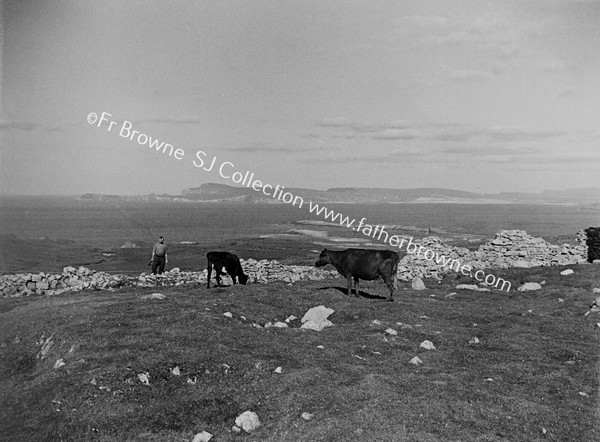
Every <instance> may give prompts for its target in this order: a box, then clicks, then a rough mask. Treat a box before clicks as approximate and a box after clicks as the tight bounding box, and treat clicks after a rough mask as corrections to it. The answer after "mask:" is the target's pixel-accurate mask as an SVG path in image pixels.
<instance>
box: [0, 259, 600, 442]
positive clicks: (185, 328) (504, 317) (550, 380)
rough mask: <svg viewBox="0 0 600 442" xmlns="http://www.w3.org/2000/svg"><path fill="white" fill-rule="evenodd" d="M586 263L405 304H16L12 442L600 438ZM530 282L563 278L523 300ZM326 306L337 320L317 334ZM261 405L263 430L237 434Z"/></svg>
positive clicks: (202, 295) (10, 383)
mask: <svg viewBox="0 0 600 442" xmlns="http://www.w3.org/2000/svg"><path fill="white" fill-rule="evenodd" d="M572 268H573V269H574V270H575V275H573V276H569V277H561V276H560V275H559V272H560V271H561V270H562V268H538V269H526V270H522V269H514V270H506V271H503V272H500V271H497V272H496V274H497V275H498V276H501V277H504V278H505V279H509V280H511V281H513V291H512V292H510V293H506V292H491V293H484V292H469V291H456V290H454V285H455V284H456V282H453V283H450V281H448V282H446V283H442V284H437V283H434V282H432V281H426V285H427V286H428V287H430V288H429V289H428V290H424V291H413V290H411V289H410V286H408V288H407V285H406V284H403V283H400V288H399V290H398V291H397V292H396V294H395V299H396V301H395V302H394V303H386V302H384V297H385V295H386V292H387V290H386V288H385V286H384V284H383V283H382V282H381V281H378V282H370V283H364V284H362V287H361V289H362V291H363V292H362V295H363V296H361V297H360V298H355V297H348V296H347V295H346V293H345V288H344V286H345V283H344V281H343V280H342V279H332V280H328V281H314V282H300V283H295V284H294V285H288V284H284V283H275V284H268V285H258V284H254V285H249V286H232V287H226V288H212V289H210V290H208V289H206V288H205V287H203V286H200V285H198V286H180V287H170V288H163V287H159V288H156V289H154V290H152V289H131V288H129V289H123V290H120V291H114V292H108V291H96V292H81V293H77V294H63V295H58V296H53V297H44V298H40V297H29V298H25V299H15V298H13V299H0V312H1V313H0V357H1V362H0V364H1V365H0V394H1V396H0V413H1V419H0V435H2V437H1V439H2V440H3V441H30V440H40V441H41V440H56V441H60V440H64V441H87V440H93V441H188V442H189V441H191V440H192V438H193V436H194V434H196V433H198V432H200V431H202V430H206V431H208V432H210V433H212V434H214V439H213V440H214V441H234V440H247V441H273V442H275V441H277V442H285V441H290V442H291V441H349V440H365V441H537V440H540V441H597V440H600V411H599V403H600V402H599V396H598V393H599V373H600V370H599V368H600V363H599V359H600V351H599V350H600V348H599V338H600V328H598V327H597V326H596V323H598V322H600V314H598V313H592V314H590V315H589V316H584V313H585V312H586V311H588V307H589V305H590V303H591V302H592V300H593V299H594V298H595V297H596V296H598V295H594V294H592V289H593V288H594V287H600V267H598V266H592V265H587V266H573V267H572ZM523 278H533V279H536V280H545V281H546V284H545V285H544V288H543V289H542V290H540V291H537V292H532V293H519V292H517V291H516V290H515V289H516V287H517V286H518V283H519V282H520V281H522V280H523ZM157 291H159V292H160V293H163V294H164V295H166V298H165V299H164V300H149V299H141V298H142V296H144V295H147V294H150V293H153V292H157ZM453 292H456V294H454V295H451V293H453ZM317 305H325V306H327V307H330V308H333V309H334V310H335V313H334V314H333V315H331V316H330V318H329V319H330V320H331V321H332V322H333V324H334V326H333V327H330V328H326V329H324V330H323V331H321V332H315V331H312V330H303V329H300V328H299V326H300V318H301V317H302V316H303V315H304V313H305V312H306V311H307V310H308V309H309V308H311V307H314V306H317ZM225 312H230V313H231V314H232V317H231V318H229V317H226V316H224V315H223V314H224V313H225ZM290 315H295V316H296V317H298V319H296V320H294V321H292V322H291V324H290V327H289V328H256V327H254V326H253V325H252V324H253V323H257V324H263V325H264V324H265V323H266V322H276V321H283V320H285V319H286V318H287V317H288V316H290ZM375 320H377V321H379V323H374V322H373V321H375ZM400 323H401V324H400ZM388 328H392V329H394V330H396V331H397V335H393V334H389V333H386V330H387V329H388ZM475 337H477V338H478V339H479V343H478V344H475V343H471V344H470V343H469V341H470V340H471V339H472V338H475ZM424 340H430V341H431V342H433V344H434V345H435V347H436V349H435V350H425V349H423V348H420V347H419V345H420V343H421V342H422V341H424ZM320 346H322V347H320ZM414 356H418V357H419V358H420V359H421V360H422V362H423V363H422V365H419V366H415V365H412V364H409V361H410V360H411V359H412V358H413V357H414ZM58 360H62V362H64V365H63V366H61V367H58V368H55V367H56V363H57V361H58ZM175 367H178V368H179V371H180V375H176V374H174V373H173V369H174V368H175ZM277 367H281V368H282V372H281V373H280V374H278V373H276V372H275V369H276V368H277ZM142 373H147V374H148V375H149V385H144V384H143V383H142V382H141V381H140V379H139V378H138V375H139V374H142ZM246 410H250V411H254V412H255V413H257V414H258V416H259V418H260V421H261V426H260V427H259V428H258V429H257V430H256V431H255V432H253V433H251V434H245V433H242V434H235V433H233V432H231V428H232V426H233V425H234V423H235V418H236V416H238V415H239V414H241V413H242V412H244V411H246ZM305 412H307V413H310V414H312V415H313V417H312V419H310V420H305V419H303V418H302V417H301V415H302V413H305Z"/></svg>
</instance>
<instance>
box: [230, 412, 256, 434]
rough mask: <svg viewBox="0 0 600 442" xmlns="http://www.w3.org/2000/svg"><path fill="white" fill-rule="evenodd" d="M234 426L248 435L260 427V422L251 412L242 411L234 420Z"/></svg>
mask: <svg viewBox="0 0 600 442" xmlns="http://www.w3.org/2000/svg"><path fill="white" fill-rule="evenodd" d="M235 425H236V426H237V427H239V428H242V429H243V430H244V431H245V432H246V433H250V432H252V431H254V430H256V429H257V428H258V427H259V426H260V421H259V420H258V416H257V415H256V413H254V412H253V411H244V412H243V413H242V414H240V415H239V416H238V417H236V418H235Z"/></svg>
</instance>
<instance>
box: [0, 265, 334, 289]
mask: <svg viewBox="0 0 600 442" xmlns="http://www.w3.org/2000/svg"><path fill="white" fill-rule="evenodd" d="M240 262H241V264H242V267H243V268H244V272H245V273H246V274H247V275H248V276H249V280H248V281H249V282H250V283H268V282H273V281H284V282H290V283H291V282H296V281H302V280H321V279H329V278H334V277H337V276H339V274H338V273H337V271H335V270H323V269H317V268H314V267H311V266H294V265H293V266H285V265H282V264H280V263H279V262H277V261H268V260H261V261H257V260H254V259H249V260H247V261H244V260H240ZM213 275H214V273H213ZM213 278H214V276H213ZM228 281H229V282H230V281H231V280H230V279H228V276H226V277H224V278H223V282H224V283H227V282H228ZM192 283H201V284H206V270H202V271H199V272H192V271H181V270H180V269H178V268H174V269H171V270H169V271H167V272H165V273H163V274H162V275H159V276H156V275H152V274H148V273H142V274H140V275H135V276H128V275H122V274H110V273H106V272H97V271H94V270H91V269H89V268H87V267H83V266H82V267H79V268H75V267H65V268H64V269H63V271H62V273H60V274H56V273H43V272H41V273H19V274H15V275H2V276H0V294H1V295H2V296H29V295H54V294H60V293H64V292H72V291H81V290H86V289H87V290H109V289H115V288H117V287H123V286H130V287H155V286H157V285H183V284H192Z"/></svg>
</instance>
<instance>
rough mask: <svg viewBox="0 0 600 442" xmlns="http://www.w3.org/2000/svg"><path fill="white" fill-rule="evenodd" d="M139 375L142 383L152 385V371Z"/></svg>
mask: <svg viewBox="0 0 600 442" xmlns="http://www.w3.org/2000/svg"><path fill="white" fill-rule="evenodd" d="M137 377H138V379H139V381H140V382H141V383H142V384H144V385H146V386H148V387H149V386H150V373H139V374H138V375H137Z"/></svg>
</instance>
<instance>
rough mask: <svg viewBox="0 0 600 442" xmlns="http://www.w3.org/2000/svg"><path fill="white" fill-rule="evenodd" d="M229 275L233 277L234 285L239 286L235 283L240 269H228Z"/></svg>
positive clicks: (233, 267) (232, 267) (234, 267)
mask: <svg viewBox="0 0 600 442" xmlns="http://www.w3.org/2000/svg"><path fill="white" fill-rule="evenodd" d="M227 273H229V276H231V281H232V282H233V284H237V283H236V282H235V280H236V277H237V275H238V269H237V267H236V266H231V268H228V269H227Z"/></svg>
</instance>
